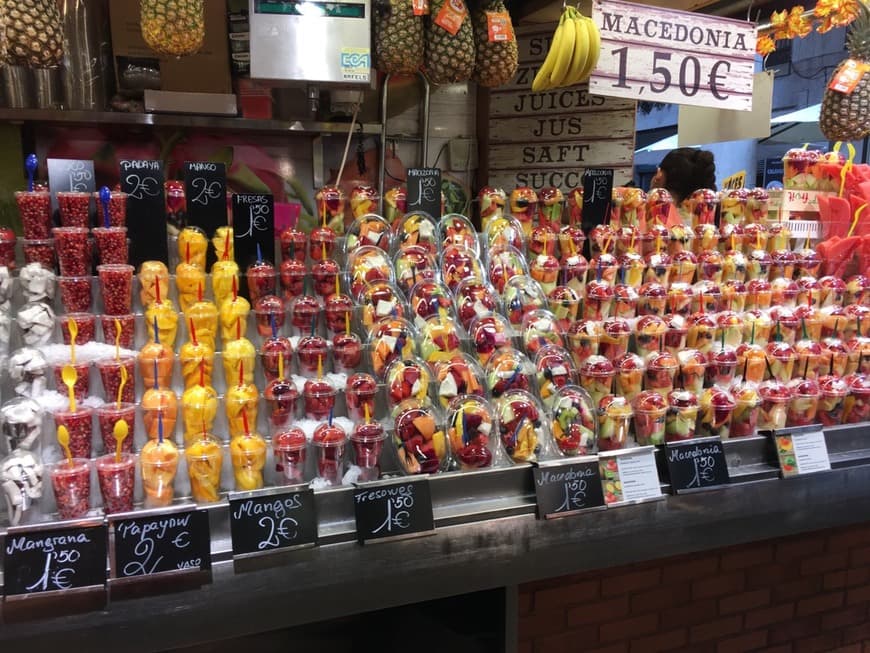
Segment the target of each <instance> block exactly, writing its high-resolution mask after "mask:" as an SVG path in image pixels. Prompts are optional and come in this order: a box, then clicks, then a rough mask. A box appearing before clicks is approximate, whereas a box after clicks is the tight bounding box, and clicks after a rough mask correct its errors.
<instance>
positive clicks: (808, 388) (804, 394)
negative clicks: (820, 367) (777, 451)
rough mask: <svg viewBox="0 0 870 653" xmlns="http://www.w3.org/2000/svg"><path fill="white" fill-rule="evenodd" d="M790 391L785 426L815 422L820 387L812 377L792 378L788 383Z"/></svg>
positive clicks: (806, 424) (805, 424)
mask: <svg viewBox="0 0 870 653" xmlns="http://www.w3.org/2000/svg"><path fill="white" fill-rule="evenodd" d="M788 387H789V389H790V390H791V392H792V395H791V400H790V401H789V403H788V411H787V413H786V422H785V423H786V426H808V425H810V424H815V423H816V421H817V420H816V412H817V411H818V407H819V397H820V396H821V388H820V387H819V384H818V382H816V381H815V380H814V379H793V380H792V381H791V382H790V383H789V384H788Z"/></svg>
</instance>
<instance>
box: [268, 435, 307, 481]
mask: <svg viewBox="0 0 870 653" xmlns="http://www.w3.org/2000/svg"><path fill="white" fill-rule="evenodd" d="M307 451H308V439H307V438H306V437H305V433H304V432H303V431H302V429H301V428H299V427H298V426H294V427H292V428H288V429H287V430H285V431H281V432H280V433H277V434H275V435H274V436H273V437H272V454H273V455H274V458H275V473H276V475H277V477H276V482H277V484H278V485H299V484H301V483H304V482H305V459H306V453H307Z"/></svg>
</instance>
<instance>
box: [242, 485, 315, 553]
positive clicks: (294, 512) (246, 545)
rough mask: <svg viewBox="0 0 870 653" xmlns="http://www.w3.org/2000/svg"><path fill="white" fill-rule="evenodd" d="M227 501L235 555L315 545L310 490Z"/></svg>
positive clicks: (254, 494) (257, 494) (253, 494)
mask: <svg viewBox="0 0 870 653" xmlns="http://www.w3.org/2000/svg"><path fill="white" fill-rule="evenodd" d="M229 501H230V532H231V534H232V536H233V555H234V556H244V555H256V554H262V553H270V552H272V551H278V550H281V549H289V548H296V547H300V546H313V545H315V544H317V513H316V512H315V509H314V491H313V490H309V489H299V490H295V491H292V492H281V493H276V492H275V491H274V490H271V491H266V493H260V492H247V493H241V494H234V495H231V496H230V500H229Z"/></svg>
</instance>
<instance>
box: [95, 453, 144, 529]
mask: <svg viewBox="0 0 870 653" xmlns="http://www.w3.org/2000/svg"><path fill="white" fill-rule="evenodd" d="M96 467H97V480H98V481H99V483H100V494H102V496H103V512H105V513H106V514H107V515H111V514H112V513H116V512H129V511H131V510H133V486H134V485H135V482H136V456H134V455H133V454H132V453H122V454H121V457H120V460H116V459H115V454H114V453H108V454H106V455H105V456H100V457H99V458H97V462H96Z"/></svg>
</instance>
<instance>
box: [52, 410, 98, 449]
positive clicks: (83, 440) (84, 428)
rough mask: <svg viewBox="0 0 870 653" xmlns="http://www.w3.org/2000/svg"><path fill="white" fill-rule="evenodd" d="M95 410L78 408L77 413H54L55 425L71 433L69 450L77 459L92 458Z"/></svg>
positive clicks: (61, 411)
mask: <svg viewBox="0 0 870 653" xmlns="http://www.w3.org/2000/svg"><path fill="white" fill-rule="evenodd" d="M92 417H93V410H91V409H90V408H88V407H86V406H78V407H77V409H76V410H75V412H73V411H69V410H60V411H57V412H56V413H54V425H55V428H57V427H58V426H61V425H63V426H65V427H66V429H67V431H69V450H70V452H71V453H72V455H73V456H74V457H76V458H90V457H91V441H92V435H93V433H92V428H93V426H92Z"/></svg>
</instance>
